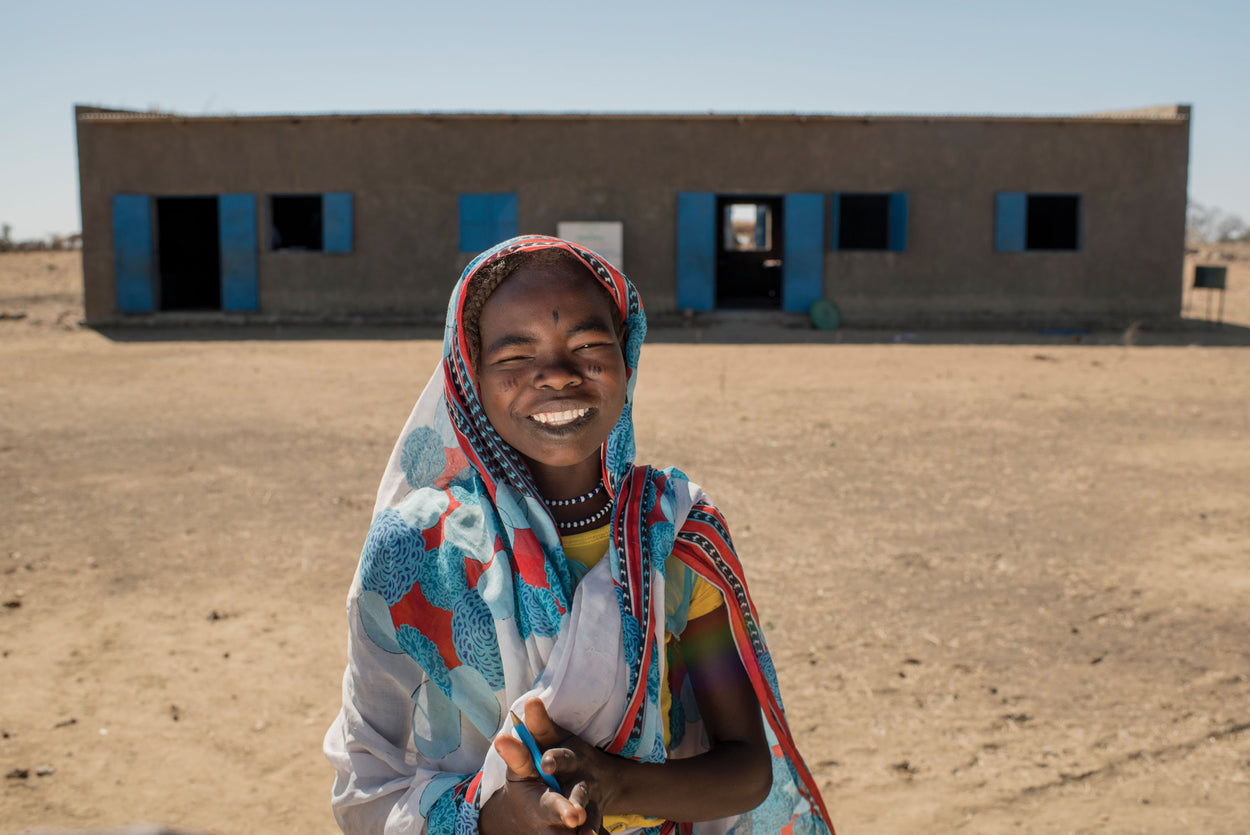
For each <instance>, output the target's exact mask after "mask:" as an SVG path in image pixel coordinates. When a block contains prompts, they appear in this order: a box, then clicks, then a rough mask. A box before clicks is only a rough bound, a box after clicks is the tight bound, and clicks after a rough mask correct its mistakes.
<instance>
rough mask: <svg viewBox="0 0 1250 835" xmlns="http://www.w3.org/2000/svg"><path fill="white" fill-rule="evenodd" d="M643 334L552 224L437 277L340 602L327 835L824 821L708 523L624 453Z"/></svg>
mask: <svg viewBox="0 0 1250 835" xmlns="http://www.w3.org/2000/svg"><path fill="white" fill-rule="evenodd" d="M645 331H646V321H645V318H644V316H643V313H642V307H641V303H640V302H639V299H638V295H637V292H636V291H635V289H634V287H633V285H632V284H631V283H630V282H629V281H628V280H627V279H625V277H624V276H622V275H621V274H620V273H619V272H618V271H617V270H615V269H614V268H613V267H612V266H611V265H610V264H608V263H607V262H605V261H603V259H601V258H599V257H598V256H596V255H595V254H594V253H592V252H589V251H587V250H585V249H583V248H581V247H579V246H577V245H575V244H572V243H569V242H567V241H561V240H559V239H555V238H547V237H540V236H529V237H522V238H516V239H513V240H511V241H507V242H505V243H503V244H500V245H499V246H497V247H495V248H494V249H492V250H490V251H488V252H486V253H483V254H482V255H481V256H479V257H478V258H477V259H475V260H474V261H473V263H471V264H470V265H469V266H468V268H467V269H466V270H465V272H464V275H463V276H462V277H461V279H460V282H459V283H458V284H457V285H456V288H455V290H454V291H453V293H452V299H451V304H450V306H449V309H448V320H447V330H446V335H445V339H444V352H443V354H444V356H443V361H442V363H441V364H440V366H439V368H438V369H437V370H436V372H435V374H434V377H433V379H432V380H431V381H430V384H429V385H428V386H427V387H426V390H425V392H424V393H423V394H422V395H421V398H420V399H419V400H418V402H417V405H416V407H415V408H414V409H413V413H412V415H411V417H410V418H409V420H408V424H407V425H406V426H405V427H404V430H403V432H402V434H401V436H400V440H399V443H398V444H397V445H396V447H395V451H394V453H393V454H392V456H391V460H390V463H389V465H388V467H387V472H386V475H385V476H384V477H383V481H382V486H381V488H380V489H379V492H378V503H377V506H376V508H375V513H374V520H373V524H372V525H371V527H370V531H369V536H368V538H367V540H366V542H365V546H364V550H363V552H362V555H361V561H360V567H359V569H358V571H357V573H356V578H355V581H354V582H353V585H352V589H351V592H350V594H349V597H348V619H349V655H348V667H347V672H346V674H345V676H344V682H343V709H342V712H341V713H340V715H339V717H338V719H337V720H336V721H335V723H334V725H333V726H332V727H331V728H330V731H329V733H328V734H327V736H326V742H325V747H326V753H327V756H328V757H329V758H330V760H331V762H332V763H333V764H334V766H335V769H336V771H337V773H338V779H337V780H336V782H335V787H334V795H333V806H334V811H335V816H336V818H337V820H338V822H339V825H340V826H341V827H342V828H343V830H344V831H345V832H349V833H355V832H395V833H399V832H413V833H419V832H422V831H428V832H430V833H451V832H457V833H460V832H465V833H471V832H481V833H483V835H499V834H500V833H523V835H527V834H528V833H550V832H576V833H597V832H601V831H609V832H655V833H660V832H698V833H726V832H742V833H747V832H831V831H832V827H831V825H830V823H829V818H828V815H827V813H826V812H825V809H824V806H823V801H822V800H821V798H820V795H819V793H818V791H817V789H816V787H815V785H814V782H813V780H812V778H811V775H810V773H809V772H808V771H807V769H806V767H805V766H804V765H803V762H802V760H801V758H800V757H799V755H798V752H797V749H796V748H795V746H794V742H793V739H792V737H791V735H790V732H789V729H788V726H787V723H786V720H785V715H784V712H783V710H782V707H781V702H780V698H779V695H778V692H777V683H776V676H775V672H774V670H773V667H772V662H771V660H770V658H769V655H768V651H767V649H766V648H765V646H764V642H763V636H762V633H761V631H760V627H759V622H758V618H757V616H756V613H755V610H754V607H753V605H752V603H751V600H750V596H749V594H748V592H747V589H746V585H745V580H744V578H743V574H742V568H741V564H740V563H739V561H738V558H737V556H736V554H735V553H734V551H733V548H732V544H731V542H730V539H729V534H728V532H727V530H726V528H725V524H724V521H723V519H722V518H721V517H720V515H719V513H718V512H717V511H716V509H715V507H714V506H713V505H712V504H711V502H710V500H709V499H708V498H707V497H706V496H705V495H704V494H703V492H702V490H701V489H700V488H699V487H697V486H696V485H694V484H692V483H691V482H689V481H688V480H687V479H686V478H685V476H684V475H683V474H682V473H681V472H680V471H678V470H675V469H669V470H655V469H652V468H650V467H646V466H642V465H635V464H634V461H633V457H634V445H633V421H632V408H631V404H632V393H633V388H634V383H635V379H636V378H635V372H636V370H637V367H638V357H639V351H640V348H641V344H642V340H643V336H644V334H645ZM509 711H512V712H514V713H515V714H516V715H518V716H521V717H524V723H525V725H526V726H527V727H528V730H529V732H530V733H531V734H532V736H533V737H534V740H535V741H536V743H537V748H538V750H539V753H540V755H541V759H540V760H539V762H538V763H536V762H535V760H534V758H533V757H532V756H531V754H530V752H529V750H528V749H527V748H526V747H525V745H524V744H523V743H522V742H521V741H520V739H518V738H517V736H515V735H514V733H515V732H514V730H513V727H512V723H511V722H510V721H509V718H508V716H509ZM539 765H541V768H542V770H543V771H544V772H545V773H546V774H547V775H549V776H550V777H554V781H555V785H558V786H559V791H556V790H554V789H552V788H549V783H548V782H546V781H544V780H543V779H542V778H543V775H542V774H540V773H539V771H538V767H539ZM695 822H697V823H695Z"/></svg>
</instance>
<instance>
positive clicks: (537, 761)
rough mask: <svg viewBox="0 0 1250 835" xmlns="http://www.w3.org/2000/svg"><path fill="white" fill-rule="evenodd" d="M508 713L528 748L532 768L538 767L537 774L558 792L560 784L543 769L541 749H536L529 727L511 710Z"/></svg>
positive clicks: (513, 725) (518, 734) (536, 745)
mask: <svg viewBox="0 0 1250 835" xmlns="http://www.w3.org/2000/svg"><path fill="white" fill-rule="evenodd" d="M508 715H509V716H511V717H512V727H514V728H516V735H517V736H519V737H521V741H522V742H524V743H525V747H526V748H528V749H530V757H531V758H532V759H533V760H534V768H537V769H538V775H539V776H540V777H542V778H543V782H544V783H546V784H547V785H548V786H550V787H551V788H552V790H554V791H557V792H559V791H560V784H559V783H557V782H556V778H554V777H552V776H551V775H550V774H548V773H547V772H545V771H543V765H542V759H543V754H542V751H539V750H538V743H537V742H535V741H534V737H532V736H530V730H529V728H527V727H525V723H524V722H522V721H521V719H520V717H518V716H517V715H516V713H514V712H513V711H511V710H510V711H508ZM561 794H563V792H561Z"/></svg>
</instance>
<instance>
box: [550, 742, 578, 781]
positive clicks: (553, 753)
mask: <svg viewBox="0 0 1250 835" xmlns="http://www.w3.org/2000/svg"><path fill="white" fill-rule="evenodd" d="M578 765H579V763H578V759H577V755H576V754H574V753H573V752H572V751H571V750H569V749H568V748H548V749H547V750H546V751H545V752H544V753H543V759H542V769H543V771H545V772H547V773H548V774H550V775H551V776H553V777H555V776H558V775H560V774H572V773H573V772H574V771H576V770H577V768H578Z"/></svg>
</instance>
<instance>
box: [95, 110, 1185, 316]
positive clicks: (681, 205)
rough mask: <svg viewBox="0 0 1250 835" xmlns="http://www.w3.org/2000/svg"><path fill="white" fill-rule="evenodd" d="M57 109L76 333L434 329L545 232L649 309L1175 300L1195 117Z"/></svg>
mask: <svg viewBox="0 0 1250 835" xmlns="http://www.w3.org/2000/svg"><path fill="white" fill-rule="evenodd" d="M75 113H76V122H77V132H78V157H79V180H80V188H81V200H82V222H83V226H82V228H83V236H84V281H85V297H86V312H87V318H88V320H89V321H90V322H92V323H99V324H103V323H118V322H127V321H151V320H161V319H168V320H171V321H177V320H179V319H180V317H185V316H186V315H187V314H191V315H192V317H193V318H195V317H199V318H204V317H207V318H208V319H210V320H211V319H212V318H213V316H214V315H217V316H222V317H242V318H248V317H253V318H256V319H258V320H265V321H272V320H277V321H286V320H290V321H302V320H312V321H321V320H333V319H343V318H349V319H364V320H371V319H375V320H379V321H382V320H390V321H394V320H402V321H425V320H428V321H439V320H441V318H442V316H443V312H444V307H445V305H446V300H447V296H448V292H449V290H450V287H451V285H452V283H453V281H454V280H455V278H456V277H457V276H458V274H459V272H460V270H461V269H462V268H463V267H464V265H465V264H467V263H468V261H469V260H470V259H471V258H472V257H473V255H474V254H476V253H477V252H480V251H481V250H483V249H485V248H487V247H488V246H490V245H491V244H493V243H495V242H496V241H498V240H502V239H504V238H507V237H510V236H512V235H514V234H517V233H545V234H557V233H558V232H561V231H564V232H565V234H572V235H573V236H574V237H579V238H581V239H583V240H584V241H585V242H586V243H587V244H588V245H590V246H592V247H594V248H602V249H603V250H604V254H605V255H607V256H608V257H613V258H618V259H620V260H621V261H622V262H623V265H624V269H625V272H626V273H627V274H628V275H629V276H630V277H631V278H632V279H633V280H634V281H635V283H637V285H638V287H639V289H640V290H641V292H642V295H643V299H644V301H645V302H646V304H647V307H648V309H649V311H650V312H651V313H653V314H659V315H664V314H678V313H682V312H684V311H690V310H693V311H711V312H715V311H728V310H759V311H780V312H790V313H795V314H798V313H804V312H806V311H807V310H808V309H809V307H810V305H811V304H812V302H813V301H815V300H817V299H819V298H822V297H824V298H828V299H832V300H833V301H834V302H835V303H836V304H837V305H838V307H839V309H840V311H841V314H842V321H843V323H844V324H846V325H855V326H889V327H904V326H923V325H936V326H967V325H974V326H975V325H998V326H1007V327H1022V326H1054V327H1061V326H1090V325H1107V326H1110V325H1122V324H1125V323H1127V322H1131V321H1134V320H1139V319H1147V318H1158V317H1171V316H1175V315H1177V314H1178V313H1179V311H1180V305H1181V281H1180V277H1181V271H1182V258H1183V254H1184V225H1185V206H1186V183H1187V177H1188V165H1189V121H1190V110H1189V108H1188V107H1187V106H1179V105H1178V106H1166V107H1157V108H1147V109H1142V110H1132V111H1122V112H1114V113H1104V114H1094V115H1085V116H1036V117H1003V116H843V115H799V114H791V115H781V114H741V115H725V114H712V115H647V114H486V113H481V114H477V113H454V114H453V113H406V114H359V115H313V116H307V115H274V116H178V115H170V114H158V113H143V112H130V111H117V110H106V109H102V108H93V107H78V108H76V111H75ZM562 224H563V225H562ZM568 224H576V225H572V226H570V225H568Z"/></svg>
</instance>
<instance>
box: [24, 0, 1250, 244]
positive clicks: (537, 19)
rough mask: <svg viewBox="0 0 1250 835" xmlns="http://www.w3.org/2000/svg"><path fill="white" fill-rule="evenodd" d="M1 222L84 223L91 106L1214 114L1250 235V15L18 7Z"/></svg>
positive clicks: (1219, 7) (1206, 146)
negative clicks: (81, 147)
mask: <svg viewBox="0 0 1250 835" xmlns="http://www.w3.org/2000/svg"><path fill="white" fill-rule="evenodd" d="M0 20H2V21H3V23H2V25H0V79H3V81H2V82H0V223H9V224H11V225H12V227H13V235H14V237H16V238H33V237H42V236H45V235H48V234H50V233H58V232H61V233H63V232H71V231H76V230H78V229H79V225H80V224H79V209H78V182H77V168H76V166H77V161H76V157H75V146H74V124H73V105H74V104H76V103H80V104H98V105H106V106H115V107H125V108H136V109H147V108H149V107H159V108H160V109H163V110H173V111H176V112H179V113H186V114H205V113H207V114H220V113H242V114H249V113H275V112H278V113H282V112H344V111H364V112H369V111H424V110H457V111H464V110H487V111H500V110H517V111H531V112H532V111H665V112H707V111H716V112H751V111H781V112H795V111H797V112H805V113H996V114H1009V113H1021V114H1052V113H1060V114H1068V113H1086V112H1092V111H1098V110H1110V109H1127V108H1132V107H1140V106H1145V105H1154V104H1172V103H1187V104H1192V105H1193V106H1194V121H1193V125H1192V130H1193V132H1192V145H1191V152H1192V153H1191V163H1190V175H1189V193H1190V198H1191V199H1192V200H1196V201H1198V202H1200V203H1203V204H1206V205H1214V206H1218V207H1221V208H1223V209H1225V210H1226V211H1230V212H1233V213H1236V214H1239V215H1241V216H1242V218H1243V219H1245V220H1247V221H1250V2H1246V0H1227V2H1225V1H1224V0H1194V2H1190V3H1179V2H1169V3H1163V2H1154V1H1153V0H1138V2H1122V1H1121V0H1106V1H1105V2H1104V0H1083V2H1069V0H1051V2H1048V3H1028V4H1024V3H1011V2H1010V0H1007V2H1003V0H998V2H980V1H979V0H978V2H962V3H961V2H958V0H956V2H953V3H952V2H946V3H938V2H925V3H920V2H888V0H881V1H880V2H855V3H849V2H832V1H830V2H819V1H818V0H806V1H805V2H800V1H799V0H756V2H740V0H727V1H726V2H713V0H662V1H657V0H630V1H629V2H624V3H604V2H599V3H592V2H572V0H561V2H541V0H529V1H528V2H525V1H524V0H520V1H518V0H511V2H506V3H505V2H499V0H478V2H472V0H456V2H444V3H431V2H425V1H424V0H410V1H409V2H403V3H401V2H383V1H382V0H362V1H361V2H355V3H350V4H349V3H347V2H339V3H328V2H322V1H321V0H300V2H293V0H277V2H265V0H250V1H249V2H239V0H216V2H211V3H206V2H200V1H199V0H160V2H153V1H152V0H139V1H137V2H126V0H122V2H114V3H108V2H103V3H101V2H70V1H68V0H39V2H36V1H35V0H15V2H11V3H6V4H5V12H4V15H3V17H2V18H0Z"/></svg>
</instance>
